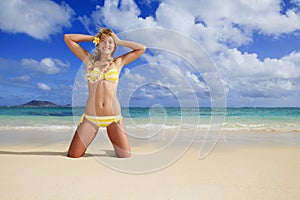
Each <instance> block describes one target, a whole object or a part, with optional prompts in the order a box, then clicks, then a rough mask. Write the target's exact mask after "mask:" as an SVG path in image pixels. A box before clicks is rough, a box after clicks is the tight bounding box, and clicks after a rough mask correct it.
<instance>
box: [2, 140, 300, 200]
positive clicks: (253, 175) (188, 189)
mask: <svg viewBox="0 0 300 200" xmlns="http://www.w3.org/2000/svg"><path fill="white" fill-rule="evenodd" d="M67 148H68V144H67V143H65V142H57V143H49V144H42V145H30V143H26V144H25V145H22V144H15V145H1V146H0V163H1V164H0V180H1V181H0V188H1V189H0V199H64V200H65V199H72V200H75V199H85V200H86V199H118V200H119V199H151V200H154V199H155V200H156V199H163V200H166V199H180V200H181V199H209V200H211V199H222V200H223V199H230V200H232V199H239V200H240V199H251V200H252V199H270V200H271V199H272V200H274V199H280V200H281V199H289V200H291V199H295V200H296V199H300V182H299V180H300V170H299V169H300V156H299V155H300V146H297V145H296V146H270V145H268V146H263V145H256V146H254V145H252V146H251V145H250V146H249V145H240V146H239V145H235V146H230V145H217V147H216V148H215V149H214V150H213V151H212V152H211V153H210V154H209V156H208V157H206V158H205V159H203V160H199V159H198V157H197V156H198V153H199V152H198V150H199V145H198V144H197V143H196V144H194V145H193V146H192V147H191V148H190V149H189V150H188V151H187V152H186V153H185V154H184V155H183V156H182V157H181V158H180V159H179V160H177V161H176V162H175V163H173V164H172V165H170V166H168V167H166V168H164V169H161V170H158V171H156V172H152V173H146V174H129V173H122V172H119V171H116V170H113V169H111V168H109V167H107V166H105V165H103V164H102V163H101V162H99V160H98V159H99V158H103V159H104V160H105V159H110V160H115V161H116V162H122V161H121V160H120V159H118V158H115V157H112V156H111V155H112V152H109V151H108V155H106V156H105V155H103V156H102V157H101V155H97V157H98V159H96V158H95V157H93V156H91V154H90V153H88V154H87V155H86V156H85V157H82V158H80V159H71V158H68V157H66V150H67ZM147 148H150V147H146V146H145V147H138V148H136V150H137V151H138V150H143V152H147ZM108 150H111V149H108ZM162 159H163V158H162ZM124 163H127V164H128V163H131V164H132V165H139V164H141V163H138V162H136V160H135V157H134V156H133V157H132V158H130V159H129V160H127V161H126V162H124Z"/></svg>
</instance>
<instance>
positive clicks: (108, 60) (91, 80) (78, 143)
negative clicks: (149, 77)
mask: <svg viewBox="0 0 300 200" xmlns="http://www.w3.org/2000/svg"><path fill="white" fill-rule="evenodd" d="M64 41H65V43H66V44H67V46H68V47H69V49H70V50H71V51H72V52H73V53H74V54H75V55H76V56H77V57H78V58H79V59H80V60H81V61H82V62H83V63H84V64H85V66H86V73H87V79H88V81H87V83H88V91H89V96H88V99H87V103H86V107H85V111H84V114H83V115H82V117H81V120H80V123H79V125H78V127H77V129H76V132H75V135H74V137H73V139H72V142H71V144H70V147H69V151H68V156H69V157H73V158H78V157H81V156H83V155H84V153H85V151H86V149H87V147H88V146H89V144H90V143H91V142H92V141H93V139H94V138H95V136H96V134H97V132H98V129H99V127H106V130H107V134H108V137H109V139H110V141H111V142H112V145H113V147H114V150H115V153H116V156H117V157H121V158H127V157H130V155H131V150H130V144H129V141H128V138H127V135H126V129H125V124H124V121H123V119H122V115H121V106H120V103H119V100H118V98H117V95H116V93H117V87H118V80H119V73H120V71H121V69H122V67H124V66H125V65H126V64H128V63H130V62H132V61H134V60H136V59H137V58H138V57H140V56H141V55H142V54H143V53H144V52H145V50H146V46H145V45H143V44H139V43H136V42H131V41H126V40H121V39H119V38H118V37H117V36H116V35H115V34H114V32H113V31H112V30H110V29H107V28H103V29H100V30H99V32H98V34H96V35H95V36H91V35H83V34H65V35H64ZM80 42H93V43H94V44H95V45H96V50H95V53H94V54H91V53H89V52H88V51H86V50H85V49H83V48H82V47H81V46H80V44H79V43H80ZM117 46H124V47H128V48H130V49H132V51H130V52H128V53H126V54H124V55H121V56H119V57H117V58H113V54H114V52H115V50H116V48H117Z"/></svg>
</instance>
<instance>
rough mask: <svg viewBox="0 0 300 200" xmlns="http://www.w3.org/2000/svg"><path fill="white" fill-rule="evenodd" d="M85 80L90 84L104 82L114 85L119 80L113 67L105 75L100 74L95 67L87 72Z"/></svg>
mask: <svg viewBox="0 0 300 200" xmlns="http://www.w3.org/2000/svg"><path fill="white" fill-rule="evenodd" d="M87 78H88V80H89V81H90V83H95V82H97V81H100V80H106V81H109V82H113V83H115V82H118V80H119V73H118V70H117V68H115V67H113V68H111V69H110V70H108V71H107V72H106V73H103V72H101V71H100V69H98V68H96V67H95V68H94V69H93V70H92V71H89V72H88V74H87Z"/></svg>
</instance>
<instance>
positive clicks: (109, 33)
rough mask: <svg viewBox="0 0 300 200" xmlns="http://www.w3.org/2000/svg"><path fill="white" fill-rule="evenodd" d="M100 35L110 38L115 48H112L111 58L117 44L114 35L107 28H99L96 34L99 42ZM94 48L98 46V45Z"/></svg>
mask: <svg viewBox="0 0 300 200" xmlns="http://www.w3.org/2000/svg"><path fill="white" fill-rule="evenodd" d="M102 35H108V36H111V37H112V38H113V41H114V44H115V47H114V50H113V51H112V53H111V56H112V55H113V54H114V53H115V51H116V49H117V43H116V38H115V33H114V32H113V31H112V30H111V29H109V28H101V29H100V30H99V31H98V34H97V35H96V37H97V38H99V39H100V40H101V37H102ZM96 46H98V44H97V45H96Z"/></svg>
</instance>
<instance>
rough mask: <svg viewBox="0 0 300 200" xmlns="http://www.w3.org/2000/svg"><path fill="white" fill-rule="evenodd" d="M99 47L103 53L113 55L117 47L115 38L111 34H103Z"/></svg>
mask: <svg viewBox="0 0 300 200" xmlns="http://www.w3.org/2000/svg"><path fill="white" fill-rule="evenodd" d="M97 48H98V49H99V50H100V52H101V53H102V54H107V55H111V54H112V53H113V51H114V48H115V43H114V39H113V38H112V37H111V36H109V35H105V34H103V35H102V36H101V38H100V43H99V44H98V46H97Z"/></svg>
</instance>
